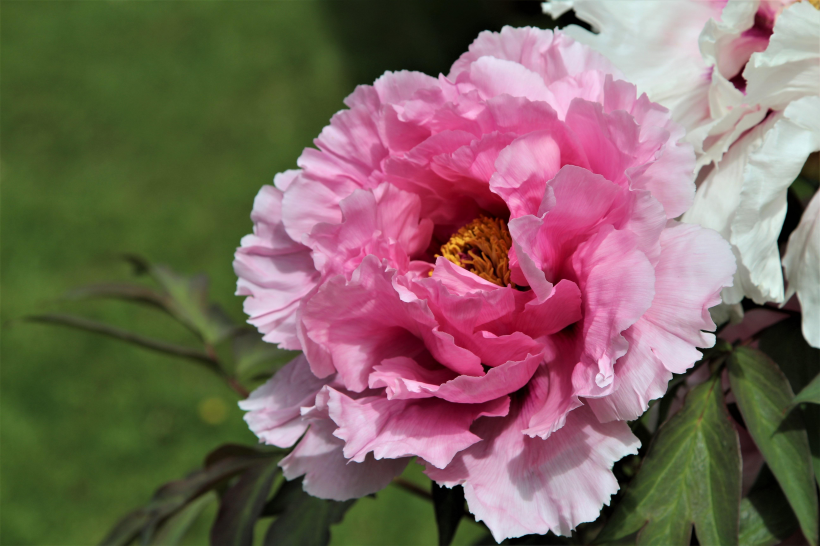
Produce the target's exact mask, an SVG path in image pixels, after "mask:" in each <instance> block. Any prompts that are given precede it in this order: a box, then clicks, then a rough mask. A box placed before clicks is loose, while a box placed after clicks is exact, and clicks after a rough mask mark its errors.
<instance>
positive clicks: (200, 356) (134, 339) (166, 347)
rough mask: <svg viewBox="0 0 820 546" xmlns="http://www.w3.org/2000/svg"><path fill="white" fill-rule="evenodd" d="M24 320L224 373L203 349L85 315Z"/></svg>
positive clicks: (29, 317) (34, 316) (36, 317)
mask: <svg viewBox="0 0 820 546" xmlns="http://www.w3.org/2000/svg"><path fill="white" fill-rule="evenodd" d="M23 320H26V321H29V322H40V323H44V324H56V325H58V326H67V327H69V328H75V329H77V330H85V331H86V332H93V333H95V334H101V335H104V336H108V337H110V338H113V339H118V340H120V341H125V342H128V343H133V344H134V345H139V346H140V347H143V348H145V349H149V350H152V351H157V352H160V353H165V354H170V355H173V356H178V357H181V358H187V359H189V360H195V361H197V362H200V363H202V364H205V365H206V366H208V367H209V368H210V369H212V370H213V371H215V372H217V373H218V374H220V375H224V372H223V371H222V368H220V367H219V362H218V361H217V360H215V359H214V358H212V357H210V356H208V354H207V353H205V352H203V351H200V350H198V349H193V348H190V347H184V346H182V345H174V344H171V343H167V342H165V341H160V340H157V339H151V338H148V337H143V336H141V335H138V334H134V333H132V332H129V331H127V330H121V329H120V328H116V327H114V326H109V325H107V324H103V323H101V322H96V321H93V320H88V319H86V318H83V317H77V316H74V315H65V314H62V313H47V314H45V315H33V316H28V317H24V318H23Z"/></svg>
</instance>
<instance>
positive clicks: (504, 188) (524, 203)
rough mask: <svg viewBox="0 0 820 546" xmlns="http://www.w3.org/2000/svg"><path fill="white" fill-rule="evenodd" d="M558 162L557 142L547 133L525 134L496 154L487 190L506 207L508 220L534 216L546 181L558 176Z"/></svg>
mask: <svg viewBox="0 0 820 546" xmlns="http://www.w3.org/2000/svg"><path fill="white" fill-rule="evenodd" d="M562 159H563V158H562V156H561V147H560V145H559V142H557V141H556V140H555V138H554V136H553V134H552V133H551V132H550V131H537V132H532V133H529V134H527V135H526V136H523V137H521V138H519V139H517V140H515V141H514V142H513V143H512V144H510V145H509V146H507V148H505V149H504V150H503V151H502V152H501V153H500V154H499V156H498V159H497V160H496V162H495V168H496V173H495V174H494V175H493V177H492V178H491V179H490V188H492V190H493V191H494V192H495V193H497V194H498V195H500V196H501V197H502V198H503V199H504V201H505V202H506V203H507V206H508V207H509V208H510V215H511V217H512V218H517V217H519V216H524V215H526V214H536V212H537V211H538V207H539V206H540V205H541V200H542V199H543V197H544V189H545V188H546V185H547V181H548V180H550V179H551V178H553V177H554V176H555V175H556V174H557V173H558V171H559V169H560V168H561V166H562V165H563V163H562Z"/></svg>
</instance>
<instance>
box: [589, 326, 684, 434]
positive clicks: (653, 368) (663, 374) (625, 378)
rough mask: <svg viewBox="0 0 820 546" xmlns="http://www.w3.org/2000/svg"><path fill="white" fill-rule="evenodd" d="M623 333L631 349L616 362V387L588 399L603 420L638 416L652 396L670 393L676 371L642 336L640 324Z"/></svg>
mask: <svg viewBox="0 0 820 546" xmlns="http://www.w3.org/2000/svg"><path fill="white" fill-rule="evenodd" d="M623 336H624V339H626V341H627V342H628V343H629V351H627V353H626V354H625V355H624V356H622V357H621V358H619V359H618V362H616V363H615V378H614V383H613V391H612V392H611V393H610V394H608V395H607V396H604V397H603V398H587V399H586V404H587V405H588V406H589V407H590V408H591V409H592V411H594V412H595V416H596V417H597V418H598V420H599V421H601V422H602V423H605V422H608V421H614V420H616V419H617V420H621V421H632V420H634V419H637V418H638V417H640V416H641V415H642V414H643V412H645V411H646V409H647V408H648V407H649V401H650V400H654V399H655V398H660V397H661V396H663V395H664V394H665V393H666V386H667V384H668V383H669V380H670V379H672V372H670V371H669V370H667V369H666V367H664V365H663V363H662V362H661V361H660V359H659V358H658V357H657V356H656V355H655V353H654V352H653V351H652V347H651V346H650V345H649V344H648V343H647V342H646V341H645V340H644V339H642V333H641V330H640V329H639V328H637V327H635V326H633V327H632V328H630V329H628V330H627V331H625V332H624V334H623Z"/></svg>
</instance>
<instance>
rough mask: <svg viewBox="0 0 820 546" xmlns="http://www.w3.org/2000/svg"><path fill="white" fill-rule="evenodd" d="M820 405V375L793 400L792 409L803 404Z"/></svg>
mask: <svg viewBox="0 0 820 546" xmlns="http://www.w3.org/2000/svg"><path fill="white" fill-rule="evenodd" d="M806 402H808V403H812V404H820V374H818V375H817V377H815V378H814V379H813V380H812V382H811V383H809V384H808V385H806V386H805V387H803V390H802V391H800V392H799V393H797V395H796V396H795V397H794V399H793V400H792V404H791V405H792V407H794V406H796V405H797V404H803V403H806Z"/></svg>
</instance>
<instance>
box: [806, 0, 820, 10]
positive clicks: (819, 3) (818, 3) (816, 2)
mask: <svg viewBox="0 0 820 546" xmlns="http://www.w3.org/2000/svg"><path fill="white" fill-rule="evenodd" d="M808 2H809V4H811V5H812V6H814V7H815V8H817V9H820V0H808Z"/></svg>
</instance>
